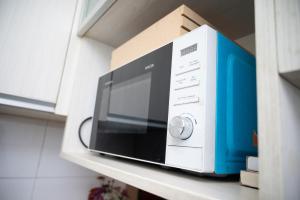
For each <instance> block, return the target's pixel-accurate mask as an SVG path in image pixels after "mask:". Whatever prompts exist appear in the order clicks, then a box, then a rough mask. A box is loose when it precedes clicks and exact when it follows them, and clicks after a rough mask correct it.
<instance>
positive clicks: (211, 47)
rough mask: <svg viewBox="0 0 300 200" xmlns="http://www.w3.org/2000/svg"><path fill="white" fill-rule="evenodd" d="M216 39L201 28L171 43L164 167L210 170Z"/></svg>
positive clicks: (207, 30) (214, 32) (212, 141)
mask: <svg viewBox="0 0 300 200" xmlns="http://www.w3.org/2000/svg"><path fill="white" fill-rule="evenodd" d="M216 35H217V33H216V31H214V30H213V29H211V28H210V27H208V26H205V25H204V26H201V27H200V28H198V29H197V30H194V31H193V32H190V33H187V34H185V35H183V36H181V37H180V38H178V39H176V40H174V41H173V53H172V70H171V83H170V97H169V114H168V134H167V147H166V164H167V165H170V166H174V167H180V168H183V169H188V170H195V171H203V172H211V170H213V163H212V162H213V159H214V158H213V157H214V134H215V133H214V127H215V124H214V122H215V120H214V117H215V114H214V113H215V96H216V94H215V93H216V87H215V85H216V83H215V82H216V73H215V69H216ZM208 156H209V157H210V158H208Z"/></svg>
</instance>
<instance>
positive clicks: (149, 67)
mask: <svg viewBox="0 0 300 200" xmlns="http://www.w3.org/2000/svg"><path fill="white" fill-rule="evenodd" d="M152 67H154V64H150V65H147V66H146V67H145V70H148V69H151V68H152Z"/></svg>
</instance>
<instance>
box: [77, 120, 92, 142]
mask: <svg viewBox="0 0 300 200" xmlns="http://www.w3.org/2000/svg"><path fill="white" fill-rule="evenodd" d="M91 119H93V117H87V118H85V119H84V120H83V121H82V122H81V123H80V125H79V128H78V137H79V140H80V142H81V144H82V145H83V146H84V147H85V148H88V145H86V144H85V143H84V142H83V140H82V137H81V128H82V126H83V124H85V123H86V122H87V121H89V120H91Z"/></svg>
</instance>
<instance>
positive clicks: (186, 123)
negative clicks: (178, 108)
mask: <svg viewBox="0 0 300 200" xmlns="http://www.w3.org/2000/svg"><path fill="white" fill-rule="evenodd" d="M169 132H170V134H171V136H173V137H175V138H178V139H182V140H185V139H187V138H189V137H190V136H191V135H192V133H193V121H192V120H191V119H190V118H189V117H185V116H176V117H173V118H172V119H171V121H170V124H169Z"/></svg>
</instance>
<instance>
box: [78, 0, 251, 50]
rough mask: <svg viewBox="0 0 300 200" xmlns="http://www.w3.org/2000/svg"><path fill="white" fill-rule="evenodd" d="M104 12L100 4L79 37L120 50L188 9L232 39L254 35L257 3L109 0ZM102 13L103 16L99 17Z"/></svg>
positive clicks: (80, 30) (83, 26)
mask: <svg viewBox="0 0 300 200" xmlns="http://www.w3.org/2000/svg"><path fill="white" fill-rule="evenodd" d="M106 2H107V3H106V4H105V3H104V4H105V5H111V6H110V7H109V6H106V7H105V9H106V10H103V7H101V6H100V5H102V4H99V6H98V8H97V7H96V8H95V9H94V11H93V12H91V14H90V15H88V17H87V19H88V20H84V24H82V25H81V26H80V27H81V28H80V29H79V31H78V32H79V35H85V36H88V37H90V38H93V39H96V40H98V41H101V42H103V43H105V44H108V45H111V46H114V47H117V46H119V45H121V44H123V43H124V42H125V41H127V40H128V39H130V38H132V37H133V36H135V35H136V34H138V33H139V32H141V31H142V30H144V29H145V28H147V27H149V26H150V25H151V24H153V23H154V22H156V21H157V20H159V19H160V18H162V17H164V16H165V15H167V14H168V13H170V12H171V11H173V10H175V9H176V8H177V7H179V6H180V5H182V4H185V5H187V6H188V7H190V8H192V9H193V10H194V11H195V12H197V13H198V14H199V15H200V16H202V17H203V18H205V19H206V20H208V21H209V22H210V23H211V24H212V25H213V26H215V27H216V28H217V29H218V30H219V31H221V32H223V33H224V34H225V35H226V36H228V37H230V38H231V39H237V38H239V37H242V36H245V35H248V34H249V33H253V32H254V1H253V0H244V1H239V0H227V1H221V0H211V1H190V0H164V1H163V2H162V1H160V0H151V1H149V0H139V1H135V0H116V1H113V0H106ZM99 13H100V14H99Z"/></svg>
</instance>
